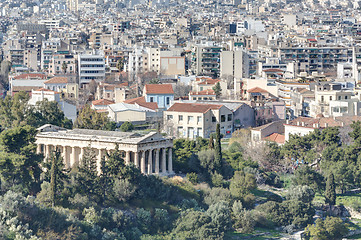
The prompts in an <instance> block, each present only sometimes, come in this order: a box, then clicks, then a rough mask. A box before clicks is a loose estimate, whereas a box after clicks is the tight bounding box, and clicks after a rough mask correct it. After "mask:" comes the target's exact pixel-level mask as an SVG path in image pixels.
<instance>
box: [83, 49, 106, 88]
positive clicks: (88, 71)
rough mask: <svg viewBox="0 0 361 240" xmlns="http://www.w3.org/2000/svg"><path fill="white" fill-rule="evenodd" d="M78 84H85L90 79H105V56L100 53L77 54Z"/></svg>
mask: <svg viewBox="0 0 361 240" xmlns="http://www.w3.org/2000/svg"><path fill="white" fill-rule="evenodd" d="M78 71H79V84H87V83H89V82H90V81H91V80H95V81H98V82H99V81H103V80H104V79H105V58H104V55H101V54H80V55H79V56H78Z"/></svg>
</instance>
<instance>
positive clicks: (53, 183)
mask: <svg viewBox="0 0 361 240" xmlns="http://www.w3.org/2000/svg"><path fill="white" fill-rule="evenodd" d="M60 154H61V153H60V151H59V150H56V151H55V152H54V153H52V154H51V156H50V158H51V169H50V199H51V205H52V206H53V207H54V205H55V201H56V191H57V190H58V184H59V183H58V180H59V179H58V175H59V166H58V165H59V164H58V162H59V161H62V158H61V156H60Z"/></svg>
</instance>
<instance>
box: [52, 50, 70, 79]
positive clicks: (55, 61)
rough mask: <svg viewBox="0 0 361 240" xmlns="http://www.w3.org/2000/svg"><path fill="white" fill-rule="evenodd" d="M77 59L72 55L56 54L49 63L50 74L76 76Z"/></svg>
mask: <svg viewBox="0 0 361 240" xmlns="http://www.w3.org/2000/svg"><path fill="white" fill-rule="evenodd" d="M75 64H76V63H75V58H74V56H73V55H70V54H54V55H53V56H52V59H51V61H50V63H49V69H48V71H49V73H50V74H54V75H55V74H69V73H70V74H74V73H76V68H75Z"/></svg>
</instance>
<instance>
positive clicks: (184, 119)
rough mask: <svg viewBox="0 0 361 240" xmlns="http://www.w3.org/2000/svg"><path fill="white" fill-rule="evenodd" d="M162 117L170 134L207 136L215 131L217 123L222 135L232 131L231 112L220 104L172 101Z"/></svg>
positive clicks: (192, 136) (194, 136) (190, 136)
mask: <svg viewBox="0 0 361 240" xmlns="http://www.w3.org/2000/svg"><path fill="white" fill-rule="evenodd" d="M163 117H164V120H163V123H164V130H165V131H166V132H167V133H168V134H170V135H171V136H172V135H173V136H176V137H182V138H191V139H193V138H196V137H205V138H208V137H209V136H210V135H211V134H212V133H214V132H215V131H216V125H217V123H219V124H220V130H221V133H222V134H224V135H227V134H228V135H230V134H231V133H232V131H233V113H232V111H231V110H230V109H229V108H227V107H225V106H223V105H220V104H219V105H218V104H200V103H174V104H173V105H172V106H171V107H170V108H169V109H168V110H167V111H164V115H163Z"/></svg>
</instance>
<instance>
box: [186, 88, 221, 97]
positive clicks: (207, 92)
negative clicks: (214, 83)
mask: <svg viewBox="0 0 361 240" xmlns="http://www.w3.org/2000/svg"><path fill="white" fill-rule="evenodd" d="M189 95H214V96H215V95H216V93H215V92H214V90H213V89H207V90H203V91H199V92H190V93H189Z"/></svg>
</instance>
